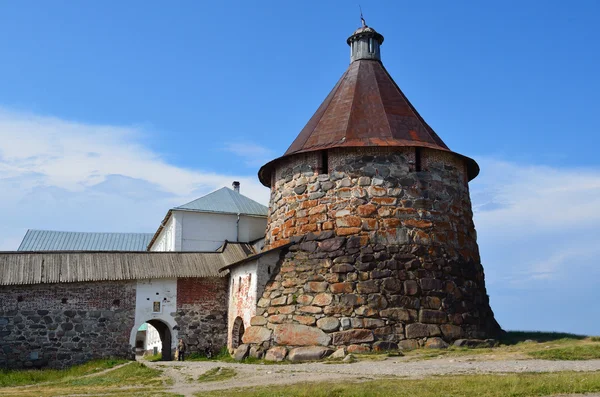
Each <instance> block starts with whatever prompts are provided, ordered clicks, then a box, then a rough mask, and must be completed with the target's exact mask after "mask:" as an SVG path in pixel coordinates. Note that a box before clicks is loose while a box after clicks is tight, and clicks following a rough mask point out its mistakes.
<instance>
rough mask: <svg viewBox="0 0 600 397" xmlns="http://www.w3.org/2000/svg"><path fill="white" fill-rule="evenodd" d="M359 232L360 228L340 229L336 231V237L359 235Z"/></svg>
mask: <svg viewBox="0 0 600 397" xmlns="http://www.w3.org/2000/svg"><path fill="white" fill-rule="evenodd" d="M360 230H361V229H360V227H341V228H338V229H337V231H336V233H337V235H338V236H350V235H352V234H358V233H360Z"/></svg>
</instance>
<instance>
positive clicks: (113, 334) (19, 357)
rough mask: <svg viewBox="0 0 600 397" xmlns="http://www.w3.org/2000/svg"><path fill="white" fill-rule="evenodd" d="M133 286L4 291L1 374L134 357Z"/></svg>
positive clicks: (95, 284) (67, 285)
mask: <svg viewBox="0 0 600 397" xmlns="http://www.w3.org/2000/svg"><path fill="white" fill-rule="evenodd" d="M135 285H136V284H135V281H103V282H89V283H63V284H38V285H23V286H2V287H0V368H3V367H9V368H20V367H43V366H50V367H64V366H70V365H74V364H80V363H83V362H86V361H89V360H92V359H97V358H103V357H123V358H130V357H133V353H132V346H131V345H130V332H131V330H132V327H133V326H134V318H135Z"/></svg>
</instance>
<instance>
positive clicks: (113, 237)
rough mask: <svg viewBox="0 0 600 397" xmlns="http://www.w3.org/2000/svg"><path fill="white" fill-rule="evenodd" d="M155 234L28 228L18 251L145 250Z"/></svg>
mask: <svg viewBox="0 0 600 397" xmlns="http://www.w3.org/2000/svg"><path fill="white" fill-rule="evenodd" d="M153 235H154V233H87V232H59V231H54V230H28V231H27V233H26V234H25V237H23V241H21V245H20V246H19V248H18V249H17V251H145V250H146V247H147V246H148V243H149V242H150V240H151V239H152V236H153Z"/></svg>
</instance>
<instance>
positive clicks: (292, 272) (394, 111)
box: [245, 25, 500, 354]
mask: <svg viewBox="0 0 600 397" xmlns="http://www.w3.org/2000/svg"><path fill="white" fill-rule="evenodd" d="M347 42H348V44H349V45H350V48H351V63H350V66H349V67H348V69H347V70H346V72H345V73H344V74H343V75H342V77H341V79H340V80H339V81H338V82H337V84H336V85H335V87H334V88H333V90H332V91H331V92H330V93H329V95H328V96H327V98H325V100H324V102H323V103H322V104H321V106H320V107H319V108H318V109H317V111H316V113H315V114H314V115H313V117H312V118H311V119H310V120H309V122H308V124H306V126H305V127H304V129H303V130H302V131H301V132H300V134H299V135H298V137H297V138H296V140H295V141H294V142H293V143H292V145H291V146H290V147H289V149H288V150H287V152H286V153H285V154H284V155H283V156H282V157H280V158H278V159H275V160H273V161H271V162H269V163H267V164H266V165H264V166H263V167H262V168H261V169H260V171H259V178H260V180H261V182H262V183H263V184H264V185H265V186H267V187H270V188H271V202H270V210H269V222H268V227H267V234H266V247H265V249H272V248H277V247H282V246H285V247H283V248H284V249H285V251H284V252H286V254H285V256H284V257H283V259H282V261H281V263H280V265H279V266H278V267H277V268H276V269H275V271H274V272H273V273H272V274H271V279H270V281H269V282H268V283H267V285H266V286H265V290H264V293H263V294H262V299H260V301H259V302H258V308H257V316H256V317H255V318H253V319H252V325H253V326H252V327H250V328H249V329H248V330H247V331H248V335H246V336H247V338H246V337H245V340H246V341H247V343H255V344H258V343H260V344H262V347H263V348H269V347H273V346H285V347H286V348H292V347H298V346H307V345H322V346H328V347H329V348H335V347H338V346H348V347H349V349H350V351H364V350H368V349H371V348H375V349H377V348H385V349H389V348H395V347H398V346H401V347H404V348H414V347H417V346H424V345H428V346H432V345H444V341H446V342H451V341H453V340H456V339H459V338H478V339H479V338H489V337H495V336H497V334H498V333H499V332H500V327H499V325H498V324H497V323H496V321H495V320H494V315H493V313H492V310H491V308H490V306H489V300H488V296H487V294H486V289H485V283H484V273H483V268H482V266H481V264H480V258H479V252H478V247H477V242H476V234H475V228H474V225H473V214H472V210H471V201H470V198H469V186H468V182H469V181H470V180H472V179H473V178H475V177H476V176H477V174H478V172H479V167H478V165H477V163H476V162H475V161H474V160H473V159H471V158H469V157H466V156H463V155H460V154H458V153H455V152H452V151H451V150H450V149H449V148H448V147H447V146H446V145H445V144H444V142H443V141H442V140H441V139H440V138H439V137H438V135H437V134H436V133H435V132H434V131H433V129H432V128H431V127H429V125H427V123H426V122H425V120H423V118H422V117H421V116H420V115H419V113H417V111H416V109H415V108H414V107H413V106H412V105H411V103H410V102H409V101H408V99H407V98H406V96H405V95H404V94H403V93H402V91H401V90H400V88H399V87H398V86H397V85H396V83H395V82H394V80H393V79H392V78H391V76H390V75H389V73H388V72H387V70H386V69H385V68H384V66H383V65H382V63H381V55H380V46H381V44H382V43H383V36H382V35H381V34H379V33H377V32H376V31H375V30H374V29H373V28H371V27H368V26H366V25H363V26H362V27H361V28H359V29H358V30H356V31H355V32H354V33H353V34H352V36H350V37H349V38H348V41H347ZM442 339H443V340H444V341H442ZM278 349H280V350H281V348H278ZM290 354H291V353H290Z"/></svg>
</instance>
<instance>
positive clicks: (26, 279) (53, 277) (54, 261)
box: [0, 243, 254, 285]
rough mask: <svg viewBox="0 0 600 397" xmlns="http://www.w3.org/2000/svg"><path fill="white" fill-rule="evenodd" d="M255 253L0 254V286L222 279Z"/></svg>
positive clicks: (242, 249)
mask: <svg viewBox="0 0 600 397" xmlns="http://www.w3.org/2000/svg"><path fill="white" fill-rule="evenodd" d="M252 254H254V251H253V250H252V247H251V246H250V244H239V243H226V244H225V245H224V247H223V248H222V249H221V250H219V251H216V252H148V251H143V252H118V251H117V252H106V251H104V252H81V251H60V252H56V251H45V252H18V251H16V252H0V285H26V284H52V283H72V282H84V281H108V280H142V279H150V278H153V279H156V278H184V277H224V276H225V275H226V273H223V272H219V269H220V268H222V267H224V266H227V265H229V264H231V263H234V262H238V261H240V260H242V259H243V258H246V257H247V256H249V255H252Z"/></svg>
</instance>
